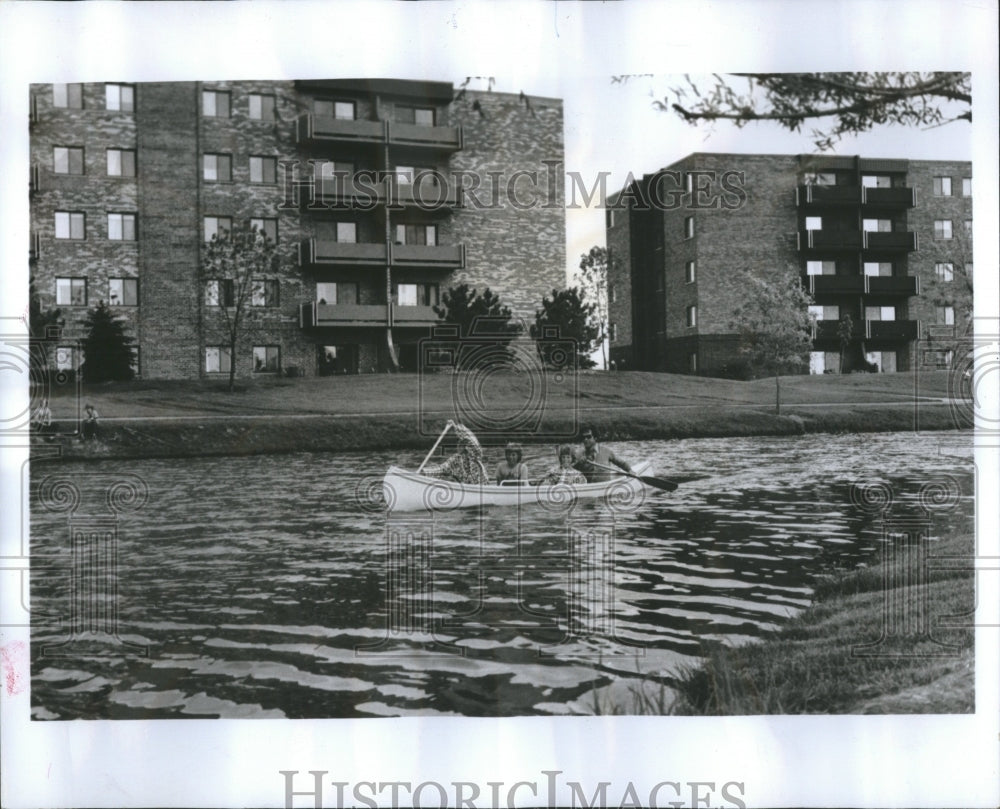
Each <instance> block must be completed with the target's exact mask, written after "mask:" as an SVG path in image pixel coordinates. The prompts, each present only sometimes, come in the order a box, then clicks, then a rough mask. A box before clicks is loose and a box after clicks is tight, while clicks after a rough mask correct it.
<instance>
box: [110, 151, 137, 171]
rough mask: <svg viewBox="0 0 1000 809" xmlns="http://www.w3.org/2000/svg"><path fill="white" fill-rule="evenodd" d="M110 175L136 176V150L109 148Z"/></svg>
mask: <svg viewBox="0 0 1000 809" xmlns="http://www.w3.org/2000/svg"><path fill="white" fill-rule="evenodd" d="M107 154H108V176H109V177H135V150H134V149H108V152H107Z"/></svg>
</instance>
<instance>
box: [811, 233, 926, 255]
mask: <svg viewBox="0 0 1000 809" xmlns="http://www.w3.org/2000/svg"><path fill="white" fill-rule="evenodd" d="M918 244H919V240H918V238H917V234H916V233H914V232H912V231H909V230H905V231H897V232H895V233H886V232H883V231H868V230H800V231H799V232H798V249H799V250H879V251H882V252H895V253H909V252H912V251H914V250H917V249H918Z"/></svg>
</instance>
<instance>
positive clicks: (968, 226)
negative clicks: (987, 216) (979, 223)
mask: <svg viewBox="0 0 1000 809" xmlns="http://www.w3.org/2000/svg"><path fill="white" fill-rule="evenodd" d="M962 229H963V230H964V231H965V235H966V236H971V235H972V220H971V219H966V220H965V221H963V222H962Z"/></svg>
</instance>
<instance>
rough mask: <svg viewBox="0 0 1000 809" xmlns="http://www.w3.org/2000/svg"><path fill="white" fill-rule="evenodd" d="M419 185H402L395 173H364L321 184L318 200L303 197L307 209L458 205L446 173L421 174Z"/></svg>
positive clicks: (427, 208)
mask: <svg viewBox="0 0 1000 809" xmlns="http://www.w3.org/2000/svg"><path fill="white" fill-rule="evenodd" d="M414 179H415V182H400V180H399V179H398V177H397V176H396V174H395V173H393V172H376V171H362V172H360V173H359V174H357V175H353V176H347V175H344V176H338V177H330V178H326V179H323V180H317V181H316V184H315V186H314V194H315V199H314V200H310V198H309V194H300V195H299V202H300V205H302V207H304V208H309V207H313V206H320V207H322V206H331V205H344V206H356V207H360V208H365V207H368V206H374V205H385V204H390V203H391V204H393V205H409V206H416V207H418V208H420V209H421V210H425V211H435V210H441V209H443V208H444V209H446V208H454V207H456V206H457V205H458V200H459V195H458V188H457V187H456V186H455V184H454V183H451V182H448V178H447V176H446V175H445V174H444V173H443V172H433V173H431V172H424V173H423V174H418V176H417V177H416V178H414Z"/></svg>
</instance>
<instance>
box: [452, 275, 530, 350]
mask: <svg viewBox="0 0 1000 809" xmlns="http://www.w3.org/2000/svg"><path fill="white" fill-rule="evenodd" d="M434 312H435V314H437V316H438V317H440V318H441V319H442V320H444V322H445V323H453V324H455V325H456V326H458V327H459V337H460V338H462V339H468V338H470V337H500V338H503V339H502V341H503V342H509V341H510V340H511V339H512V338H513V337H514V336H516V335H517V332H518V328H517V326H516V324H512V323H511V322H510V321H511V318H512V317H513V313H512V312H511V310H510V308H509V307H507V306H504V305H503V303H501V301H500V298H499V297H498V296H497V295H494V294H493V292H492V291H490V289H489V287H487V288H486V289H484V290H483V294H482V295H480V294H478V293H477V292H476V290H475V289H474V288H470V287H469V285H468V284H461V285H459V286H457V287H452V288H451V289H449V290H448V291H447V292H445V293H444V294H443V295H442V296H441V304H440V305H439V306H435V307H434Z"/></svg>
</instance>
